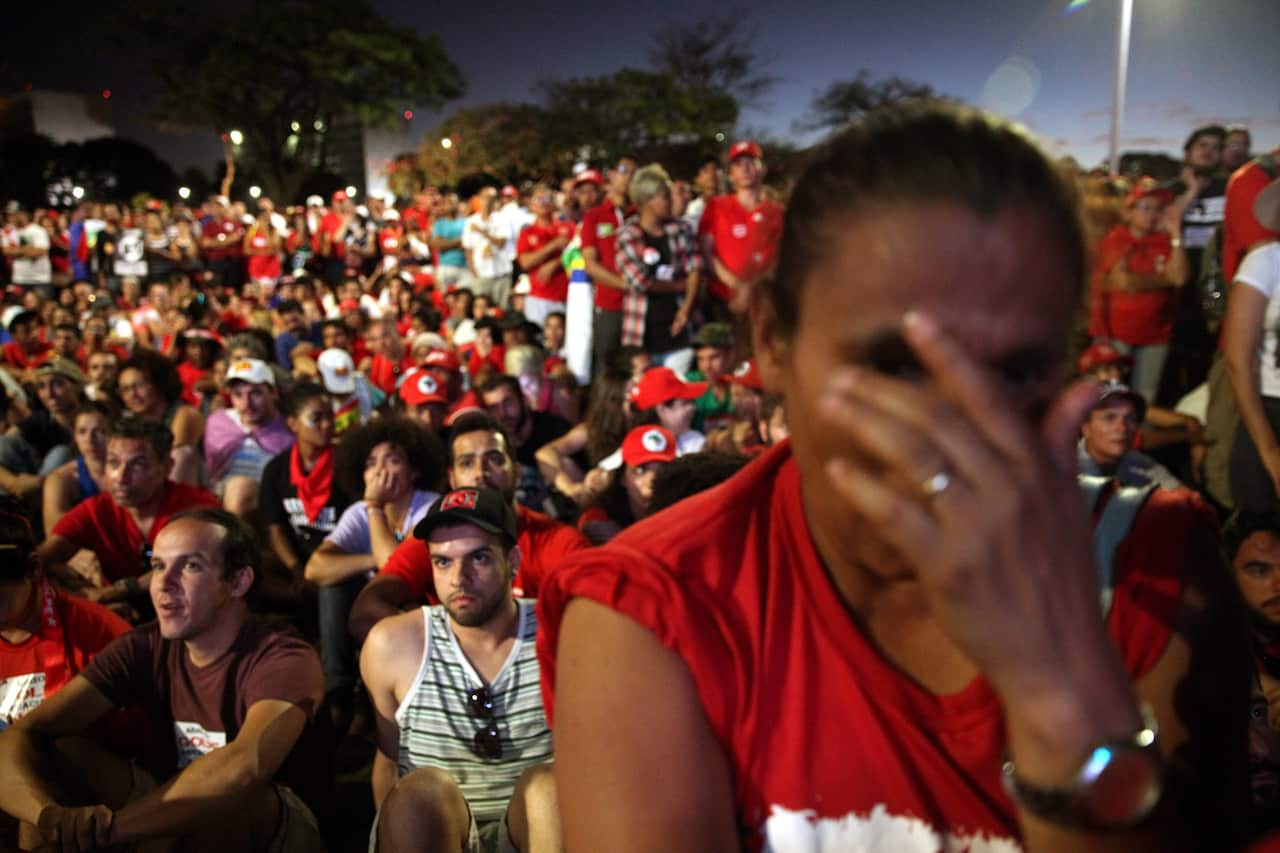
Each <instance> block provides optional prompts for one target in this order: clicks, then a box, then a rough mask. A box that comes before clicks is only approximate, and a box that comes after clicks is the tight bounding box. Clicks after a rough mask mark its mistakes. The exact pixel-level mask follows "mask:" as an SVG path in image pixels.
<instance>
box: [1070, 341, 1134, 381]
mask: <svg viewBox="0 0 1280 853" xmlns="http://www.w3.org/2000/svg"><path fill="white" fill-rule="evenodd" d="M1108 364H1122V365H1124V366H1125V367H1128V366H1130V365H1132V364H1133V359H1132V358H1130V357H1129V356H1127V355H1125V354H1124V353H1122V352H1120V350H1118V349H1116V348H1115V347H1113V346H1112V345H1111V344H1108V343H1104V342H1099V343H1096V344H1094V345H1093V346H1091V347H1089V348H1088V349H1087V350H1085V351H1084V352H1083V353H1081V354H1080V360H1079V361H1077V362H1076V367H1077V368H1079V369H1080V372H1081V373H1088V372H1089V371H1090V370H1093V369H1094V368H1095V367H1103V366H1104V365H1108Z"/></svg>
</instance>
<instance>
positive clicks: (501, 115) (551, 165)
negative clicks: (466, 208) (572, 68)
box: [416, 103, 557, 186]
mask: <svg viewBox="0 0 1280 853" xmlns="http://www.w3.org/2000/svg"><path fill="white" fill-rule="evenodd" d="M549 119H550V116H549V115H548V113H547V112H546V111H545V110H543V109H542V108H541V107H538V106H536V105H534V104H508V103H498V104H486V105H484V106H479V107H472V108H470V109H465V110H461V111H459V112H457V113H454V114H453V115H452V116H450V117H449V118H448V119H447V120H446V121H444V122H443V123H442V124H440V125H439V126H438V127H436V128H434V129H433V130H432V131H430V132H429V133H427V135H426V136H425V137H423V140H422V145H421V147H420V148H419V149H418V158H417V164H416V165H417V168H418V169H419V170H422V171H424V172H425V173H426V176H427V178H428V179H429V180H430V181H432V182H434V183H438V184H445V185H448V186H456V185H457V184H458V181H459V180H460V179H461V178H463V177H465V176H467V175H487V176H488V177H490V178H493V179H494V180H495V181H507V180H512V179H514V178H516V177H529V176H533V175H540V174H543V173H545V172H549V171H554V170H555V165H556V159H557V156H556V152H555V151H554V150H553V148H552V144H553V143H551V140H550V138H549V136H548V131H549ZM445 139H448V140H449V146H448V147H447V148H446V147H445V146H443V145H441V142H442V141H444V140H445Z"/></svg>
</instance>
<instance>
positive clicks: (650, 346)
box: [641, 231, 689, 353]
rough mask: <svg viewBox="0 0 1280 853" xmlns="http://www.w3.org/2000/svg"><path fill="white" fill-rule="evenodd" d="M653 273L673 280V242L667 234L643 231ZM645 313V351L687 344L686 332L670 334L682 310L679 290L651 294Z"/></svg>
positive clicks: (645, 255) (646, 257) (644, 254)
mask: <svg viewBox="0 0 1280 853" xmlns="http://www.w3.org/2000/svg"><path fill="white" fill-rule="evenodd" d="M641 260H643V261H644V265H645V267H646V268H647V269H648V272H649V275H650V277H652V278H654V279H657V280H658V281H661V282H669V281H671V280H672V279H673V278H674V277H675V276H676V274H677V273H678V272H680V271H679V270H674V269H672V267H671V244H670V243H668V242H667V235H666V234H657V235H654V234H650V233H648V232H647V231H646V232H645V235H644V250H643V252H642V255H641ZM647 301H648V305H647V307H646V309H645V315H644V348H645V351H646V352H652V353H666V352H671V351H672V350H676V349H680V348H681V347H686V346H688V345H689V344H688V339H687V335H685V334H682V335H679V336H675V335H672V334H671V324H672V322H674V321H675V319H676V312H678V311H679V310H680V296H679V294H676V293H653V292H650V293H649V294H648V300H647ZM682 338H683V340H682Z"/></svg>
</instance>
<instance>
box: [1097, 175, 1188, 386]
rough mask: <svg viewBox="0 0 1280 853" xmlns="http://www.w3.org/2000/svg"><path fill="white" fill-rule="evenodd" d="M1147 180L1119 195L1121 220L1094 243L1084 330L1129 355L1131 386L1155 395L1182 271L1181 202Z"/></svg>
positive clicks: (1184, 257) (1184, 264) (1184, 261)
mask: <svg viewBox="0 0 1280 853" xmlns="http://www.w3.org/2000/svg"><path fill="white" fill-rule="evenodd" d="M1171 200H1172V194H1171V193H1170V192H1169V190H1167V189H1165V188H1163V187H1161V186H1160V185H1159V184H1157V183H1156V182H1155V180H1154V179H1152V178H1145V177H1144V178H1139V179H1138V180H1137V181H1136V182H1135V183H1134V185H1133V189H1132V190H1130V192H1129V195H1128V196H1127V197H1126V198H1125V213H1124V222H1123V223H1122V224H1120V225H1117V226H1116V227H1115V228H1114V229H1112V230H1111V232H1110V233H1109V234H1107V236H1106V237H1104V238H1103V239H1102V243H1101V244H1100V245H1099V246H1098V250H1097V253H1096V260H1095V262H1094V269H1093V277H1092V279H1091V283H1090V290H1089V334H1090V335H1092V336H1093V337H1094V338H1096V339H1099V340H1106V341H1109V342H1110V343H1111V345H1112V346H1114V347H1116V348H1117V349H1120V350H1121V351H1125V352H1127V353H1128V354H1130V355H1132V356H1133V377H1132V380H1131V384H1132V386H1133V389H1134V390H1135V391H1137V392H1138V393H1139V394H1141V395H1142V396H1143V398H1144V399H1146V400H1147V401H1148V402H1151V401H1152V400H1154V399H1155V396H1156V390H1157V388H1158V387H1159V384H1160V375H1161V373H1162V372H1163V370H1164V364H1165V360H1166V359H1167V358H1168V355H1169V342H1170V340H1171V338H1172V337H1173V325H1174V324H1173V321H1174V309H1175V306H1176V292H1175V289H1176V288H1178V287H1181V286H1182V284H1183V283H1185V281H1186V279H1187V274H1188V266H1187V253H1186V251H1185V250H1184V249H1183V247H1182V238H1181V236H1180V233H1181V232H1180V229H1181V220H1182V212H1183V208H1184V207H1185V200H1184V201H1183V202H1180V203H1178V204H1172V205H1171V204H1170V201H1171Z"/></svg>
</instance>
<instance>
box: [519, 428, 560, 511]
mask: <svg viewBox="0 0 1280 853" xmlns="http://www.w3.org/2000/svg"><path fill="white" fill-rule="evenodd" d="M529 417H530V419H532V420H533V431H532V432H531V433H529V439H528V441H526V442H525V443H524V444H522V445H520V448H519V450H517V451H516V463H517V466H518V467H519V471H518V472H517V473H518V474H519V477H520V481H519V483H517V485H516V501H517V502H519V503H520V504H523V505H524V506H527V507H529V509H533V510H537V511H538V512H547V510H548V509H550V507H548V506H547V499H548V498H549V497H550V496H551V489H550V488H549V487H548V485H547V482H546V481H545V480H544V479H542V474H541V472H539V471H538V460H537V453H538V448H540V447H542V446H543V445H546V444H550V443H551V442H553V441H555V440H556V439H557V438H559V437H560V436H562V435H564V434H565V433H566V432H568V431H569V430H570V428H571V424H570V423H569V422H568V421H566V420H565V419H564V418H562V417H560V416H559V415H553V414H551V413H550V412H535V411H532V410H530V411H529Z"/></svg>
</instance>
